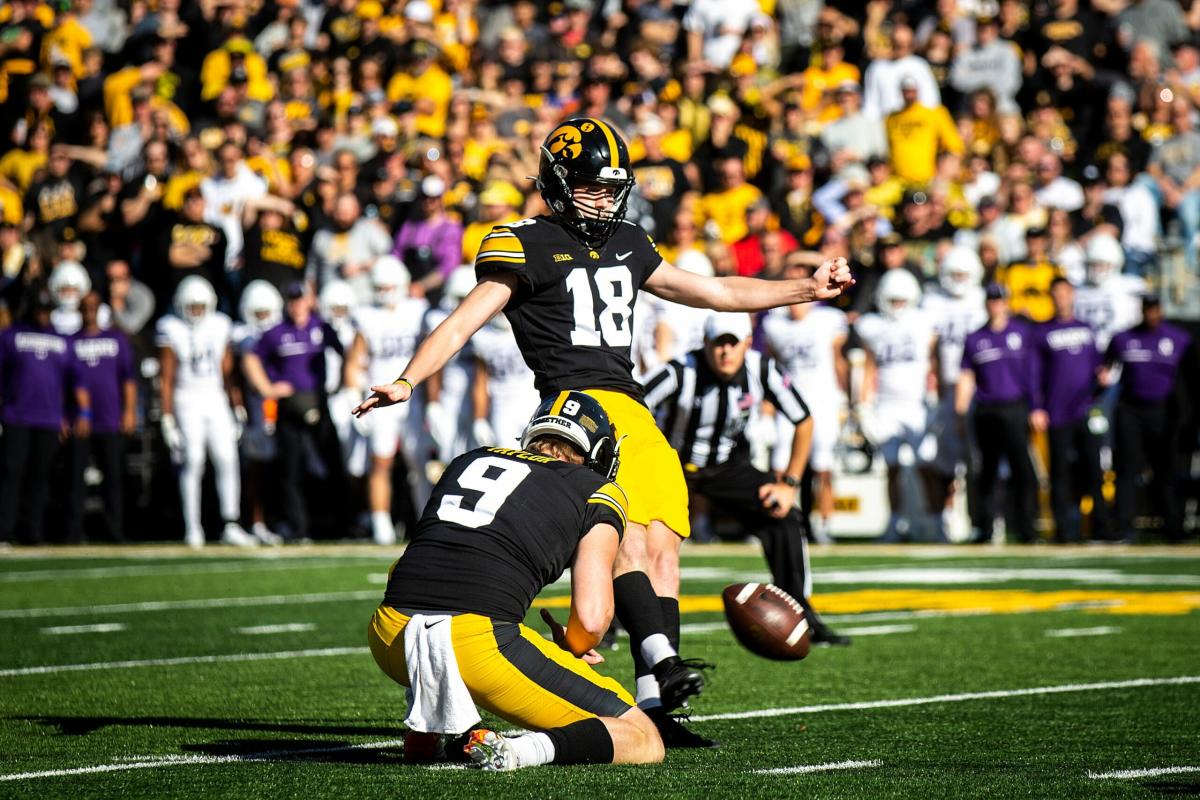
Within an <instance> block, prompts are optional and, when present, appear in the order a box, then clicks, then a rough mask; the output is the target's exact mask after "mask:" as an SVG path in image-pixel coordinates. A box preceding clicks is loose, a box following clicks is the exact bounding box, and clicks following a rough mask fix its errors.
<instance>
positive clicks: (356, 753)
mask: <svg viewBox="0 0 1200 800" xmlns="http://www.w3.org/2000/svg"><path fill="white" fill-rule="evenodd" d="M181 749H183V750H186V751H188V752H190V753H202V754H204V755H206V756H242V757H244V758H247V760H249V761H258V760H262V761H320V762H322V763H334V764H401V763H403V761H404V754H403V752H402V750H401V749H400V748H398V747H396V748H374V747H357V746H355V745H354V743H353V742H344V741H337V740H329V739H326V740H321V739H226V740H224V741H219V742H208V743H206V744H185V745H183V746H182V748H181Z"/></svg>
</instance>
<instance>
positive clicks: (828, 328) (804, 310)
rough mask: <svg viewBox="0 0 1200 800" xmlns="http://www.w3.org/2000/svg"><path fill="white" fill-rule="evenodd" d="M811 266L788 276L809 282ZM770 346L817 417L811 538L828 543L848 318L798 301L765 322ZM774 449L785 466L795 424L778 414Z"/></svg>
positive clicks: (811, 461) (776, 463) (777, 465)
mask: <svg viewBox="0 0 1200 800" xmlns="http://www.w3.org/2000/svg"><path fill="white" fill-rule="evenodd" d="M811 272H812V268H811V267H809V266H808V265H806V264H789V265H788V266H787V267H786V268H785V271H784V277H785V278H787V279H789V280H791V279H794V278H806V277H809V275H810V274H811ZM762 332H763V337H764V339H765V341H766V344H767V348H768V350H769V351H770V353H771V354H772V355H773V356H774V357H775V359H776V360H777V361H778V362H779V364H780V365H781V366H782V367H783V368H784V370H785V371H786V372H787V374H788V375H790V376H791V377H792V380H793V381H794V382H795V384H796V386H797V387H798V388H799V389H800V392H801V394H803V395H804V399H805V402H806V403H807V404H808V408H809V411H810V413H811V414H812V419H813V433H812V451H811V454H810V455H809V458H808V465H809V468H810V469H812V471H813V477H814V481H815V482H814V484H813V493H814V499H815V501H816V511H817V517H816V518H815V519H814V520H813V525H812V529H813V536H814V537H815V538H816V540H817V541H818V542H822V543H826V542H828V541H830V539H829V520H830V517H832V516H833V466H834V456H833V452H834V447H835V446H836V445H837V440H838V435H839V433H840V432H841V428H842V419H841V412H842V408H843V406H844V405H845V392H844V391H843V389H842V386H843V385H844V384H845V375H846V362H845V357H844V356H843V354H842V347H843V345H845V343H846V333H847V323H846V315H845V314H844V313H843V312H841V311H839V310H838V309H836V308H832V307H830V306H824V305H820V304H815V303H800V304H798V305H794V306H789V307H787V308H777V309H774V310H773V311H771V312H769V313H768V314H767V315H766V316H765V317H764V318H763V322H762ZM776 422H777V431H776V440H775V447H774V449H773V450H772V454H771V467H772V468H773V469H776V470H781V471H782V470H784V469H786V468H787V462H788V459H789V458H790V456H791V451H792V435H793V433H794V432H795V428H796V426H795V425H794V424H793V423H791V422H789V421H788V420H787V419H786V418H785V417H783V415H781V414H777V415H776Z"/></svg>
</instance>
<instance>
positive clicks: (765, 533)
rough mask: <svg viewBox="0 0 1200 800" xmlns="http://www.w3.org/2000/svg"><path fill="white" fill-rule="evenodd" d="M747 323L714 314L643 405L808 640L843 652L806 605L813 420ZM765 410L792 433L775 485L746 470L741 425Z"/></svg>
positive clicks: (651, 386) (652, 382) (657, 379)
mask: <svg viewBox="0 0 1200 800" xmlns="http://www.w3.org/2000/svg"><path fill="white" fill-rule="evenodd" d="M750 336H751V328H750V317H749V316H748V315H746V314H732V313H726V314H714V315H712V316H711V317H709V320H708V323H707V324H706V325H705V329H704V347H703V348H702V349H700V350H694V351H692V352H691V353H688V354H687V356H685V357H684V358H683V359H682V360H680V361H671V362H668V363H667V364H665V365H663V366H662V367H661V368H660V369H659V370H658V371H657V372H655V373H653V374H652V375H650V376H649V377H648V378H647V380H646V404H647V405H648V406H649V407H650V409H651V410H652V411H653V412H654V416H655V420H656V421H657V422H658V426H659V428H661V429H662V432H663V434H664V435H665V436H666V437H667V440H668V441H669V442H670V443H671V446H672V447H674V448H675V450H676V452H677V453H679V458H680V460H681V461H682V462H683V472H684V476H685V477H686V478H687V482H688V489H689V491H690V492H691V493H692V494H693V495H699V496H701V497H703V498H705V499H706V500H707V501H708V502H709V503H710V504H711V505H712V507H713V510H714V511H726V512H728V513H730V514H733V515H734V516H735V517H737V519H738V521H739V522H740V523H741V524H742V525H743V526H744V527H745V528H746V530H748V531H749V532H751V533H753V534H754V535H755V536H757V537H758V538H759V540H761V541H762V545H763V554H764V555H765V556H766V558H767V564H768V566H769V567H770V569H771V579H772V580H773V581H774V583H775V585H777V586H779V587H780V588H781V589H783V590H784V591H786V592H788V593H789V594H791V595H792V596H793V597H795V598H796V600H797V601H798V602H799V603H800V605H802V606H803V607H804V612H805V616H806V617H807V618H808V622H809V625H810V627H811V629H812V641H813V642H814V643H826V644H840V645H844V644H849V643H850V639H849V637H846V636H841V635H839V634H837V633H835V632H834V631H832V630H830V629H829V628H828V627H827V626H826V625H825V624H824V623H823V622H822V621H821V618H820V617H819V616H818V615H817V613H816V612H815V611H813V609H812V606H811V605H809V602H808V598H809V595H811V594H812V581H811V578H810V577H809V565H808V544H807V542H806V540H805V536H804V528H803V522H802V519H801V516H800V511H799V509H798V508H797V507H796V498H797V492H798V487H799V486H800V479H801V478H802V477H803V475H804V469H805V467H806V465H807V463H808V452H809V449H810V447H811V445H812V417H811V416H810V415H809V411H808V406H806V405H805V404H804V400H803V399H801V397H800V393H799V392H797V391H796V388H795V387H794V386H792V384H791V379H790V378H788V377H787V376H786V375H785V374H784V373H782V372H781V371H780V370H779V369H778V367H776V366H775V362H774V361H773V360H771V359H769V358H764V357H763V356H762V354H761V353H758V352H754V351H751V350H750ZM764 402H770V403H771V404H772V405H773V406H774V407H775V408H776V410H777V413H779V414H782V415H783V416H784V417H785V418H786V419H787V420H788V421H790V422H791V423H792V424H794V425H795V426H796V434H795V436H794V437H793V439H792V454H791V458H790V460H789V461H788V465H787V469H786V470H785V471H784V474H783V475H782V477H779V478H776V477H775V476H774V475H771V474H770V473H766V472H763V471H762V470H759V469H756V468H755V467H754V465H753V464H751V463H750V447H749V443H748V442H747V441H746V437H745V431H746V426H747V424H748V423H749V422H750V420H751V418H752V416H753V415H755V414H756V413H758V411H757V409H758V408H759V407H761V406H762V404H763V403H764Z"/></svg>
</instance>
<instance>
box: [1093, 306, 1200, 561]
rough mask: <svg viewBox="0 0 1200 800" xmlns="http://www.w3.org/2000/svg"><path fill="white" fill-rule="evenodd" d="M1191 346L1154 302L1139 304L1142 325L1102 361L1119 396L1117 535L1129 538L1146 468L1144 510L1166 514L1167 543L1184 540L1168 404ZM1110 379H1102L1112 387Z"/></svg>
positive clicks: (1173, 418)
mask: <svg viewBox="0 0 1200 800" xmlns="http://www.w3.org/2000/svg"><path fill="white" fill-rule="evenodd" d="M1191 345H1192V338H1191V336H1189V335H1188V334H1187V333H1186V332H1184V331H1182V330H1180V329H1179V328H1177V327H1175V326H1174V325H1171V324H1169V323H1167V322H1164V321H1163V312H1162V306H1161V305H1160V304H1159V299H1158V297H1156V296H1154V295H1146V296H1145V297H1143V298H1142V324H1140V325H1138V326H1137V327H1134V328H1131V329H1129V330H1127V331H1123V332H1121V333H1118V334H1117V335H1116V336H1114V337H1113V340H1112V341H1111V342H1109V344H1108V352H1107V353H1106V354H1105V356H1104V360H1105V362H1106V365H1107V366H1108V367H1109V368H1111V367H1114V366H1116V365H1117V364H1120V365H1121V395H1120V399H1119V400H1118V402H1117V413H1116V426H1115V427H1116V436H1115V437H1114V439H1115V444H1116V452H1115V453H1114V454H1113V455H1114V458H1113V463H1114V464H1115V465H1116V468H1117V526H1118V528H1117V534H1118V536H1120V537H1122V538H1123V539H1127V540H1131V541H1132V539H1133V538H1134V535H1135V533H1134V527H1133V520H1134V517H1135V513H1136V510H1137V490H1138V483H1139V478H1140V477H1141V476H1142V475H1143V474H1145V471H1146V467H1147V466H1149V467H1150V468H1151V470H1152V472H1153V474H1154V478H1153V479H1152V480H1151V481H1150V484H1149V485H1148V486H1147V487H1146V490H1147V494H1148V495H1149V498H1148V499H1149V500H1150V505H1149V508H1151V509H1154V510H1155V512H1156V513H1157V512H1159V511H1162V512H1165V517H1166V519H1165V522H1166V525H1165V527H1164V528H1163V531H1164V534H1165V535H1166V537H1167V538H1168V539H1172V540H1173V539H1178V538H1181V537H1182V536H1183V507H1182V504H1181V503H1180V502H1179V496H1180V493H1179V492H1177V491H1175V490H1174V489H1175V465H1176V453H1177V451H1178V449H1179V447H1178V444H1179V443H1178V441H1177V437H1176V432H1177V431H1176V428H1177V422H1178V419H1177V417H1178V414H1176V413H1175V409H1174V408H1173V405H1174V404H1173V403H1172V402H1171V399H1172V397H1173V396H1174V392H1175V383H1176V378H1177V377H1178V375H1179V368H1180V364H1181V363H1182V362H1183V359H1184V356H1185V354H1186V353H1187V352H1188V350H1189V348H1190V347H1191ZM1112 376H1113V373H1112V372H1111V369H1110V371H1107V372H1106V373H1104V374H1103V376H1102V377H1103V378H1104V379H1105V382H1106V383H1111V381H1112Z"/></svg>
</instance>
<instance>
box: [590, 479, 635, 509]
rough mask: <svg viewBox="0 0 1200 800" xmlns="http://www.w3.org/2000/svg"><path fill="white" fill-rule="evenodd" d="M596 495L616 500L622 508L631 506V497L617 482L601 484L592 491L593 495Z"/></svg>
mask: <svg viewBox="0 0 1200 800" xmlns="http://www.w3.org/2000/svg"><path fill="white" fill-rule="evenodd" d="M596 496H600V497H607V498H609V499H611V500H613V501H614V502H616V503H617V504H618V505H620V506H621V507H622V508H625V509H628V508H629V498H628V497H626V496H625V490H624V489H622V488H621V487H620V486H617V485H616V484H615V483H611V482H609V483H606V484H604V485H603V486H601V487H600V488H599V489H597V490H596V491H595V492H593V493H592V497H596Z"/></svg>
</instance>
